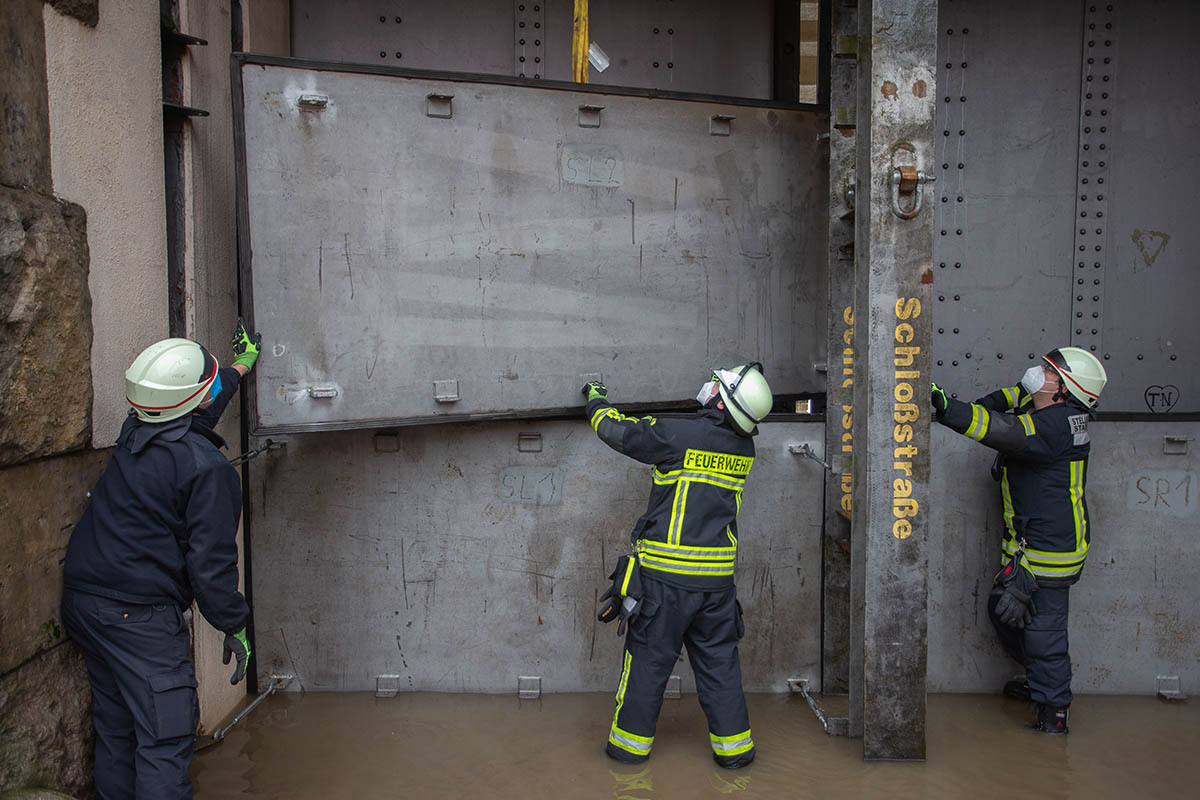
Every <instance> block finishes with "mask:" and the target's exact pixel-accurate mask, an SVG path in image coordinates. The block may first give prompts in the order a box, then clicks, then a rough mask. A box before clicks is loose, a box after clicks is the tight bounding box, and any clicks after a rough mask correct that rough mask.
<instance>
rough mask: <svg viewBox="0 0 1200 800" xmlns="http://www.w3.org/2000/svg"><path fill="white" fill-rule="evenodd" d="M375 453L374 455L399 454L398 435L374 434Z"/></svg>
mask: <svg viewBox="0 0 1200 800" xmlns="http://www.w3.org/2000/svg"><path fill="white" fill-rule="evenodd" d="M375 452H376V453H399V452H400V435H399V434H396V433H377V434H375Z"/></svg>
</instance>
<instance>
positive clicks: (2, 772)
mask: <svg viewBox="0 0 1200 800" xmlns="http://www.w3.org/2000/svg"><path fill="white" fill-rule="evenodd" d="M91 699H92V695H91V690H90V689H89V687H88V680H87V674H86V672H85V671H84V666H83V655H82V653H81V651H80V650H79V648H78V647H76V646H75V645H74V644H72V643H71V642H63V643H61V644H60V645H59V646H57V647H54V648H52V649H50V650H48V651H47V652H45V653H42V654H41V655H39V656H38V657H37V658H35V659H33V660H32V661H29V662H27V663H26V664H24V665H23V666H21V667H20V668H18V669H16V670H13V671H11V672H7V673H5V674H3V675H0V792H4V791H6V790H8V789H20V788H25V787H41V788H53V789H57V790H59V791H62V792H68V793H70V794H72V795H75V796H76V797H79V798H89V797H92V796H93V794H92V764H93V760H92V746H93V734H92V715H91V710H90V704H91Z"/></svg>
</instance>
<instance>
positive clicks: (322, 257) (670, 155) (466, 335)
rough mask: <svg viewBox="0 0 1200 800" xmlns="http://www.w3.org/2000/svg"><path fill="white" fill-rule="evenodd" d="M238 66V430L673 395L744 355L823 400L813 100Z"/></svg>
mask: <svg viewBox="0 0 1200 800" xmlns="http://www.w3.org/2000/svg"><path fill="white" fill-rule="evenodd" d="M351 70H358V71H351ZM236 71H237V76H236V77H237V78H238V80H239V81H240V83H241V92H240V96H239V98H238V99H237V100H235V105H237V111H238V113H237V122H238V128H239V133H238V138H239V145H240V147H239V151H240V155H241V164H240V168H241V173H242V174H241V182H242V186H241V191H242V194H243V203H242V223H243V224H242V237H243V247H242V251H243V253H244V254H245V255H246V261H245V262H244V263H243V265H242V267H243V278H244V284H243V296H248V297H251V298H252V299H253V303H252V307H253V317H254V324H255V325H256V327H258V328H259V329H260V330H262V331H264V333H265V335H266V340H265V345H266V346H265V348H264V357H263V359H262V360H261V361H260V362H259V366H258V369H256V370H255V373H254V381H253V387H252V391H251V393H250V396H251V407H252V411H253V418H252V423H251V424H252V428H253V429H254V430H255V432H256V433H279V432H287V431H291V432H296V431H310V430H319V429H335V428H349V427H360V426H369V427H378V426H381V425H395V424H406V423H422V422H430V421H441V420H448V419H464V418H471V419H478V418H487V417H522V416H529V415H538V414H542V413H546V412H550V411H555V410H561V409H564V408H570V407H572V406H574V405H576V404H578V402H579V401H578V392H579V387H580V386H581V385H582V383H583V382H584V381H585V380H588V379H591V378H595V377H599V378H601V379H602V380H605V381H607V382H609V383H611V384H612V385H613V386H617V387H620V389H621V391H620V392H619V393H618V394H615V395H614V399H615V400H625V401H627V402H628V401H632V402H639V403H665V402H674V403H678V402H681V401H684V400H686V399H688V398H690V397H691V395H692V394H693V393H694V391H695V387H694V385H693V384H695V381H696V376H697V375H699V374H701V373H703V372H704V371H706V370H709V369H711V368H712V367H714V366H716V365H718V364H721V363H726V362H729V361H731V360H734V359H745V358H748V357H754V358H757V359H758V360H760V361H762V362H763V363H764V364H765V365H766V368H767V370H768V375H769V376H770V379H771V382H772V387H773V388H774V390H775V391H776V393H778V394H784V395H787V394H796V393H804V392H820V391H822V390H823V388H824V376H823V374H822V373H821V372H820V368H821V366H822V364H821V362H823V360H824V355H823V349H824V345H823V333H822V332H823V330H824V326H825V305H826V299H825V298H826V297H827V286H826V284H827V281H826V280H825V278H824V275H825V269H824V266H823V264H824V261H823V259H824V251H825V236H826V233H825V227H826V225H825V214H824V202H823V198H824V197H825V194H826V189H825V185H826V181H827V177H826V168H825V159H824V157H823V154H822V152H821V148H822V147H823V145H822V143H821V142H820V141H819V139H818V134H819V133H820V132H821V131H823V130H824V129H825V128H826V127H827V124H828V118H827V115H826V114H824V113H823V112H817V111H811V110H804V109H800V108H796V107H794V106H792V107H785V106H783V105H782V104H775V105H774V106H770V105H768V106H765V107H764V106H759V105H746V104H741V105H739V104H736V103H737V101H729V102H712V101H702V100H691V99H681V98H663V97H652V96H637V95H633V96H630V95H620V94H612V93H607V92H605V91H602V90H596V89H592V90H583V89H580V88H579V87H577V86H574V85H571V84H558V85H554V84H548V83H544V84H541V85H537V86H533V85H525V84H520V83H519V82H518V85H512V84H511V83H505V82H500V81H499V80H496V79H488V78H484V77H479V78H476V79H471V80H468V79H463V78H462V77H461V76H437V75H430V74H428V73H426V74H417V73H400V72H397V71H394V70H393V71H373V70H369V69H367V68H353V67H348V66H345V65H343V67H342V69H341V70H339V69H336V68H335V67H334V66H333V65H328V64H326V65H321V64H312V63H303V62H293V61H288V60H280V59H268V58H265V57H264V58H258V57H251V56H243V57H240V62H239V64H238V69H237V70H236ZM531 83H532V82H526V84H531ZM667 353H669V354H670V356H669V357H666V356H665V354H667ZM737 363H740V362H737Z"/></svg>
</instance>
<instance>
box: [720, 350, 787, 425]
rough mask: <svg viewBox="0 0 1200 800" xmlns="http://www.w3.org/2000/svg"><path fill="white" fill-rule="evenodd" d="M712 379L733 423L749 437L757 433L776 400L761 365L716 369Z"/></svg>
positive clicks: (755, 363)
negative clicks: (715, 382)
mask: <svg viewBox="0 0 1200 800" xmlns="http://www.w3.org/2000/svg"><path fill="white" fill-rule="evenodd" d="M713 380H715V381H717V388H718V391H720V393H721V399H722V400H723V401H725V410H726V411H728V412H729V417H730V419H732V420H733V426H734V427H735V428H736V429H737V430H738V432H740V433H743V434H745V435H746V436H756V435H757V434H758V423H760V422H762V421H763V419H764V418H765V417H766V416H767V414H769V413H770V412H771V406H772V405H774V402H775V401H774V398H772V397H771V387H770V386H768V385H767V379H766V378H764V377H763V374H762V364H760V363H758V362H757V361H754V362H751V363H749V364H743V365H741V366H737V367H733V368H732V369H714V370H713Z"/></svg>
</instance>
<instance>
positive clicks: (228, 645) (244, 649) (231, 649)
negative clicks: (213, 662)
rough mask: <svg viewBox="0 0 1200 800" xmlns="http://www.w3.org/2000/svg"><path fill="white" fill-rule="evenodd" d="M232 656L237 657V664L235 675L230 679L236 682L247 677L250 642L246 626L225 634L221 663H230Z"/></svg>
mask: <svg viewBox="0 0 1200 800" xmlns="http://www.w3.org/2000/svg"><path fill="white" fill-rule="evenodd" d="M231 657H232V658H236V659H237V665H236V666H235V667H234V669H233V676H232V677H230V679H229V682H230V683H231V684H234V683H238V682H239V681H241V679H242V678H244V677H246V662H247V661H248V660H249V659H250V642H248V641H246V629H245V628H242V629H241V630H240V631H238V632H237V633H227V634H225V645H224V647H223V648H222V653H221V663H222V664H228V663H229V659H230V658H231Z"/></svg>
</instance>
